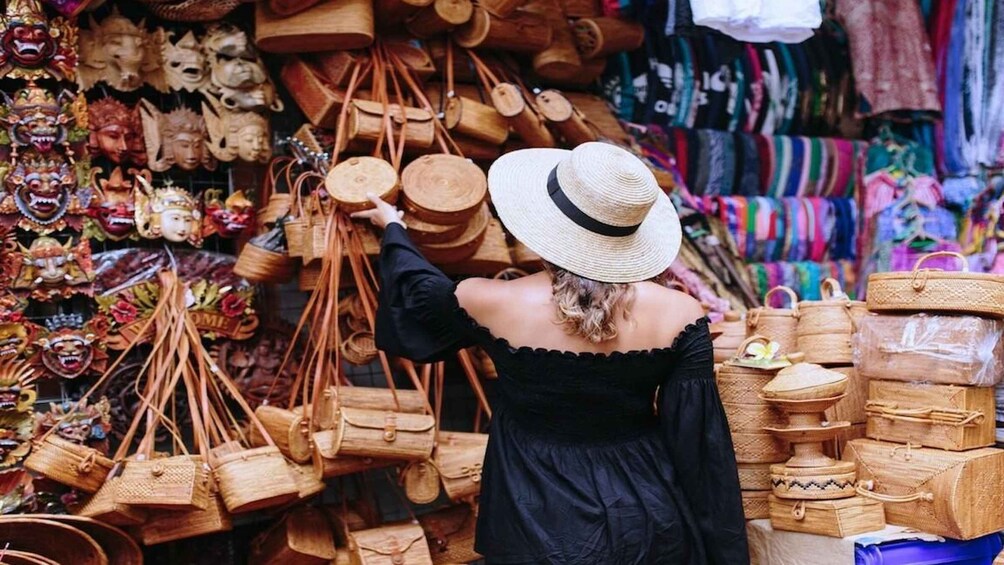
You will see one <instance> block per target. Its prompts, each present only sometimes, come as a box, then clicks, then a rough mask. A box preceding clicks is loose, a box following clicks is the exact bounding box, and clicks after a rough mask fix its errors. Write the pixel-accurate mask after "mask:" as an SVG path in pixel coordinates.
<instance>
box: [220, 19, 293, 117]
mask: <svg viewBox="0 0 1004 565" xmlns="http://www.w3.org/2000/svg"><path fill="white" fill-rule="evenodd" d="M203 44H204V46H205V49H206V52H207V54H208V56H209V64H210V86H209V90H210V92H212V93H213V94H215V95H216V96H217V97H219V100H220V102H221V103H222V104H223V106H224V107H225V108H227V109H228V110H242V111H245V112H258V111H263V110H272V111H274V112H281V111H282V108H283V105H282V101H281V100H279V98H278V96H276V91H275V85H274V84H273V83H272V80H271V79H270V78H269V75H268V70H267V69H266V68H265V63H264V61H262V59H261V57H260V56H259V55H258V50H257V49H256V48H255V46H254V43H253V42H252V41H251V40H250V38H249V37H248V35H247V33H246V32H245V31H244V30H242V29H240V28H238V27H236V26H233V25H230V24H217V25H213V26H210V27H209V30H208V32H207V33H206V38H205V40H204V41H203Z"/></svg>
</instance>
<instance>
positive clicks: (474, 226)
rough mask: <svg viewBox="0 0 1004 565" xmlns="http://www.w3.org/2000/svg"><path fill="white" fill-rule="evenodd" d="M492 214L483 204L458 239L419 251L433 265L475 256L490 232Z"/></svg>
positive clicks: (422, 248) (427, 246)
mask: <svg viewBox="0 0 1004 565" xmlns="http://www.w3.org/2000/svg"><path fill="white" fill-rule="evenodd" d="M490 220H491V212H489V211H488V205H487V204H483V205H482V209H481V211H480V212H479V213H478V214H476V215H475V216H474V217H473V218H472V219H471V220H470V221H469V222H468V223H467V228H466V229H465V230H464V233H463V234H461V236H460V237H458V238H457V239H455V240H453V241H451V242H447V243H436V244H431V245H420V246H419V249H420V250H421V251H422V254H423V255H425V258H426V259H428V260H429V261H432V262H433V263H458V262H460V261H463V260H465V259H467V258H469V257H471V256H472V255H474V254H475V253H476V252H477V250H478V247H480V246H481V243H482V242H483V241H484V238H485V233H486V232H487V231H488V223H489V221H490Z"/></svg>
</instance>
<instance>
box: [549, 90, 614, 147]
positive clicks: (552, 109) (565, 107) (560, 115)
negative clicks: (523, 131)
mask: <svg viewBox="0 0 1004 565" xmlns="http://www.w3.org/2000/svg"><path fill="white" fill-rule="evenodd" d="M537 107H538V108H540V113H541V115H542V116H544V119H546V120H547V121H548V123H550V124H551V125H552V126H554V128H555V129H556V130H557V131H558V133H559V134H560V135H561V137H562V139H564V140H565V143H566V144H567V145H568V146H570V147H575V146H577V145H580V144H582V143H587V142H590V141H596V140H597V139H599V136H598V135H597V133H596V131H595V130H593V128H592V127H590V126H589V124H587V123H586V121H585V117H584V116H583V115H582V114H581V113H580V112H579V111H578V110H576V109H575V106H572V103H571V102H569V101H568V98H565V96H564V95H563V94H562V93H560V92H558V91H557V90H553V89H550V90H545V91H543V92H541V93H540V94H538V95H537Z"/></svg>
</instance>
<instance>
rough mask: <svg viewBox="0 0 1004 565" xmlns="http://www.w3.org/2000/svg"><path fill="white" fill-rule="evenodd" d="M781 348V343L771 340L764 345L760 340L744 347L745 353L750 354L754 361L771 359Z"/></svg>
mask: <svg viewBox="0 0 1004 565" xmlns="http://www.w3.org/2000/svg"><path fill="white" fill-rule="evenodd" d="M780 349H781V344H779V343H778V342H776V341H771V342H769V343H767V344H766V345H764V344H763V343H761V342H756V343H751V344H749V346H748V347H747V348H746V354H747V355H750V356H752V359H753V360H754V361H771V360H773V359H774V356H775V355H777V352H778V351H779V350H780Z"/></svg>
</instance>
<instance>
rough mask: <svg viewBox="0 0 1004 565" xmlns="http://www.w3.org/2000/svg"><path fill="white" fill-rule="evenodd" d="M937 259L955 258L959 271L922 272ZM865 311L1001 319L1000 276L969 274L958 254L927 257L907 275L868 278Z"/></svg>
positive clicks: (1003, 293) (1003, 290)
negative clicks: (944, 257)
mask: <svg viewBox="0 0 1004 565" xmlns="http://www.w3.org/2000/svg"><path fill="white" fill-rule="evenodd" d="M940 256H951V257H955V258H956V259H957V260H958V261H959V264H960V265H961V268H962V270H961V271H957V272H946V271H941V270H937V269H925V268H923V266H924V263H925V262H926V261H927V260H928V259H931V258H932V257H940ZM868 309H869V310H871V311H873V312H888V311H916V312H946V313H947V312H951V313H957V314H973V315H975V316H987V317H991V318H1004V276H1001V275H991V274H985V273H970V272H969V263H968V261H967V260H966V258H965V257H964V256H962V255H960V254H958V253H953V252H949V251H939V252H937V253H929V254H927V255H924V256H923V257H921V258H920V259H918V260H917V264H916V265H914V267H913V271H911V272H900V273H876V274H872V275H869V276H868Z"/></svg>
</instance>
